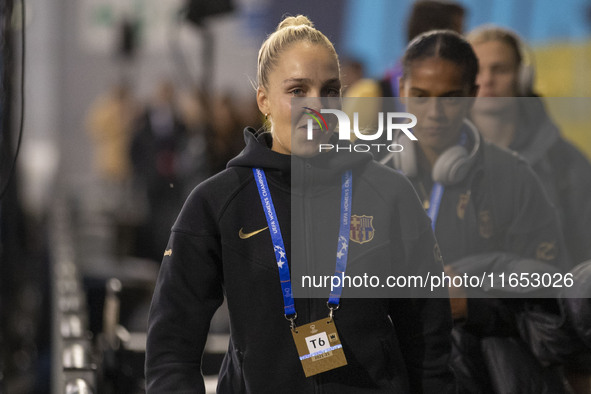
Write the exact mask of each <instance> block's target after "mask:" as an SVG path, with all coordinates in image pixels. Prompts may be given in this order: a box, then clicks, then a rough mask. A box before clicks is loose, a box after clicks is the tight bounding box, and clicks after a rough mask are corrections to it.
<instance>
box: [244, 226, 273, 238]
mask: <svg viewBox="0 0 591 394" xmlns="http://www.w3.org/2000/svg"><path fill="white" fill-rule="evenodd" d="M268 228H269V227H265V228H262V229H260V230H256V231H253V232H252V233H245V232H243V231H242V228H241V229H240V231H238V236H239V237H240V239H246V238H250V237H252V236H253V235H257V234H258V233H260V232H262V231H265V230H266V229H268Z"/></svg>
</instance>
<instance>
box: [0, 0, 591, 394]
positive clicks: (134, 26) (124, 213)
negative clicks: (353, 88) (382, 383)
mask: <svg viewBox="0 0 591 394" xmlns="http://www.w3.org/2000/svg"><path fill="white" fill-rule="evenodd" d="M412 3H413V1H412V0H323V1H314V0H299V1H298V2H297V4H296V2H293V1H289V0H191V1H185V0H167V1H158V0H76V1H73V0H26V1H20V0H3V1H2V3H1V4H0V29H1V32H0V34H1V37H0V73H1V78H2V79H1V85H2V90H1V97H0V103H1V108H0V131H1V133H0V188H1V189H0V192H1V193H3V195H2V199H1V201H0V258H1V259H0V290H1V294H0V295H1V297H0V324H1V326H2V327H1V328H2V330H1V331H0V393H49V392H52V393H63V392H72V393H74V392H85V391H82V390H84V387H87V388H88V387H90V389H91V391H86V392H97V393H98V392H104V393H134V392H143V350H144V342H145V329H146V328H145V326H146V319H147V311H148V307H149V302H150V297H151V292H152V289H153V285H154V281H155V278H156V275H157V272H158V267H159V261H160V259H161V258H162V253H163V251H164V249H165V246H166V241H167V239H168V232H169V229H170V227H171V225H172V223H173V221H174V219H175V217H176V214H177V213H178V211H179V209H180V207H181V206H182V203H183V201H184V199H185V198H186V197H187V195H188V193H189V192H190V191H191V190H192V188H193V187H194V186H195V185H197V184H198V183H199V182H200V181H202V180H203V179H205V178H206V177H208V176H210V175H212V174H214V173H216V172H218V171H220V170H222V169H223V168H224V167H225V163H226V162H227V161H228V159H230V158H231V157H233V156H234V155H236V154H237V153H238V152H239V151H240V149H241V148H242V146H243V138H242V129H243V128H244V127H245V126H253V127H260V126H261V123H262V118H261V114H260V113H259V112H258V109H257V107H256V102H255V90H254V87H253V86H254V83H255V80H256V60H257V53H258V49H259V47H260V45H261V43H262V41H263V40H264V39H265V37H266V36H267V35H268V34H270V33H271V32H272V31H274V29H275V26H276V25H277V24H278V23H279V21H280V20H281V17H282V16H283V15H285V14H290V15H296V14H300V13H301V14H304V15H307V16H308V17H310V18H311V20H312V21H313V22H314V23H315V24H316V27H318V28H319V29H320V30H321V31H322V32H324V33H325V34H326V35H327V36H328V38H329V39H331V40H332V41H333V43H334V44H335V47H336V50H337V52H338V53H339V56H340V57H341V61H342V66H343V69H344V70H346V72H345V75H344V77H346V78H347V81H346V82H345V84H350V83H353V82H354V80H356V79H358V78H362V77H366V78H381V77H382V76H383V75H384V73H385V72H386V70H388V69H389V68H390V67H392V66H393V65H394V64H395V63H396V61H397V60H398V59H399V58H400V56H401V55H402V52H403V49H404V47H405V45H406V33H405V31H406V20H407V17H408V13H409V10H410V7H411V5H412ZM457 3H459V4H461V5H462V6H463V7H464V8H465V9H466V14H465V18H464V31H465V32H468V31H470V30H471V29H473V28H474V27H476V26H479V25H481V24H484V23H495V24H498V25H501V26H504V27H509V28H511V29H514V30H515V31H517V32H518V33H519V34H520V35H521V36H522V37H523V38H524V39H525V40H526V41H527V44H528V53H529V56H528V57H529V62H531V64H533V65H534V67H535V70H536V71H535V74H536V80H535V87H536V92H538V93H539V94H540V95H542V96H544V97H570V98H572V97H578V98H581V100H580V101H575V102H578V103H580V106H582V109H583V111H580V109H581V108H579V111H578V112H576V115H575V114H574V112H573V111H574V108H573V107H576V106H577V105H573V104H572V103H573V101H572V100H571V101H569V103H570V104H569V105H561V101H560V100H552V103H554V104H552V105H550V112H551V113H552V115H553V116H554V117H555V119H556V120H557V122H558V123H559V124H560V125H561V127H562V129H563V130H562V131H563V134H564V135H565V137H566V138H567V139H569V140H571V141H572V142H574V143H575V144H576V145H577V146H578V147H579V148H580V149H581V150H583V151H584V152H585V153H586V154H587V156H588V157H591V133H590V132H589V130H588V128H586V127H585V126H584V125H588V124H590V122H589V119H588V117H589V116H590V114H591V111H589V110H588V109H590V108H589V103H590V101H589V100H588V99H585V98H588V97H591V73H590V72H589V70H591V1H590V0H563V1H561V2H560V5H558V4H557V2H556V1H551V0H520V1H513V0H486V1H485V0H461V1H458V2H457ZM23 51H24V52H23ZM23 55H24V57H23ZM581 114H582V115H581ZM17 151H18V152H19V155H18V160H16V162H14V158H15V154H16V152H17ZM13 163H14V164H15V165H14V166H13ZM211 332H212V334H211V340H210V342H209V343H208V348H207V350H206V356H205V359H204V373H205V374H206V375H210V376H211V377H212V378H211V379H210V380H209V381H208V382H209V385H210V387H213V389H215V374H216V372H217V370H216V368H217V367H218V366H219V362H220V361H221V358H222V357H223V353H224V351H225V346H226V344H227V336H228V329H227V320H226V318H225V315H224V313H223V310H222V311H221V312H220V314H219V316H217V317H216V318H215V320H214V322H213V323H212V328H211ZM67 390H78V391H67Z"/></svg>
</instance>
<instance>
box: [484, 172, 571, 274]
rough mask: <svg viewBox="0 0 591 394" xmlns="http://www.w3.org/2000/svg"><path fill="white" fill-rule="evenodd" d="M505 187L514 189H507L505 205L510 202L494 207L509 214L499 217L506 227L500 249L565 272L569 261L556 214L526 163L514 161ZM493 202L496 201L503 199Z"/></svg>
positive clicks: (538, 181)
mask: <svg viewBox="0 0 591 394" xmlns="http://www.w3.org/2000/svg"><path fill="white" fill-rule="evenodd" d="M505 187H506V186H505ZM509 187H511V188H513V189H514V190H512V191H508V192H509V193H510V194H512V195H513V199H512V201H509V202H506V204H512V205H511V206H505V207H503V206H496V207H494V209H495V210H496V211H498V212H506V213H507V214H508V215H510V216H509V217H507V216H506V217H504V218H503V221H506V222H507V227H506V232H505V235H504V238H503V240H502V245H501V250H502V251H504V252H508V253H514V254H516V255H518V256H521V257H524V258H532V259H536V260H539V261H543V262H546V263H549V264H552V265H554V266H555V267H557V268H559V269H561V270H564V271H567V270H568V267H569V266H570V263H569V261H568V257H567V254H566V248H565V246H564V239H563V236H562V233H561V230H560V223H559V219H558V213H557V211H556V208H555V207H554V206H553V205H552V204H551V203H550V200H549V199H548V195H547V193H546V192H545V190H544V189H543V187H542V184H541V183H540V180H539V179H538V177H537V176H536V174H535V173H534V172H533V170H532V169H531V168H530V167H529V165H527V164H526V163H525V162H523V161H519V162H518V163H517V166H516V168H515V177H514V178H513V184H511V185H509ZM496 201H497V203H498V202H499V201H504V199H503V198H501V199H498V200H496ZM503 203H505V202H503Z"/></svg>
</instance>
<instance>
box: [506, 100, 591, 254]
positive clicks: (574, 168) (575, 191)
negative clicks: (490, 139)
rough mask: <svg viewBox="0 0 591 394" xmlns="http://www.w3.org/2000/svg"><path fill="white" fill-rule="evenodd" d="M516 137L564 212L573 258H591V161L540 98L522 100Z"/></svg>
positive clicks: (514, 144)
mask: <svg viewBox="0 0 591 394" xmlns="http://www.w3.org/2000/svg"><path fill="white" fill-rule="evenodd" d="M518 104H519V105H520V114H522V116H520V118H519V121H520V123H519V124H518V127H517V133H516V136H515V139H514V140H513V142H512V143H511V145H510V146H509V148H510V149H512V150H515V151H517V152H518V153H519V154H520V155H521V156H522V157H523V158H525V159H526V160H527V161H528V163H529V164H530V165H531V166H532V168H533V170H534V171H535V172H536V174H537V175H538V177H539V178H540V180H541V181H542V183H543V185H544V187H545V189H546V192H547V193H548V196H549V198H550V200H551V201H552V203H554V205H555V206H556V207H557V209H558V213H559V215H560V219H561V224H562V231H563V234H564V240H565V243H566V247H567V249H568V252H569V257H570V259H571V261H572V263H573V265H576V264H578V263H580V262H582V261H585V260H590V259H591V242H589V241H588V236H587V233H588V231H589V228H591V163H589V161H588V160H587V158H586V157H585V156H584V155H583V154H582V153H581V152H580V151H579V150H578V149H577V148H576V147H575V146H574V145H573V144H571V143H570V142H568V141H567V140H565V139H564V138H563V137H562V136H561V135H560V131H559V129H558V127H557V126H556V125H555V124H554V122H553V121H552V120H551V119H550V117H549V116H548V114H547V112H546V109H545V108H544V104H543V102H542V100H541V99H540V98H537V97H536V98H533V97H532V98H527V99H523V100H519V102H518Z"/></svg>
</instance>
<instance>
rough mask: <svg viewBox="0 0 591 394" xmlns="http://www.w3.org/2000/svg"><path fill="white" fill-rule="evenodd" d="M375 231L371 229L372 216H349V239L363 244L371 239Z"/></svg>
mask: <svg viewBox="0 0 591 394" xmlns="http://www.w3.org/2000/svg"><path fill="white" fill-rule="evenodd" d="M375 232H376V230H375V228H374V227H373V216H367V215H361V216H359V215H351V229H350V231H349V239H350V240H351V241H353V242H357V243H359V244H363V243H366V242H369V241H371V240H372V239H373V236H374V234H375Z"/></svg>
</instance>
